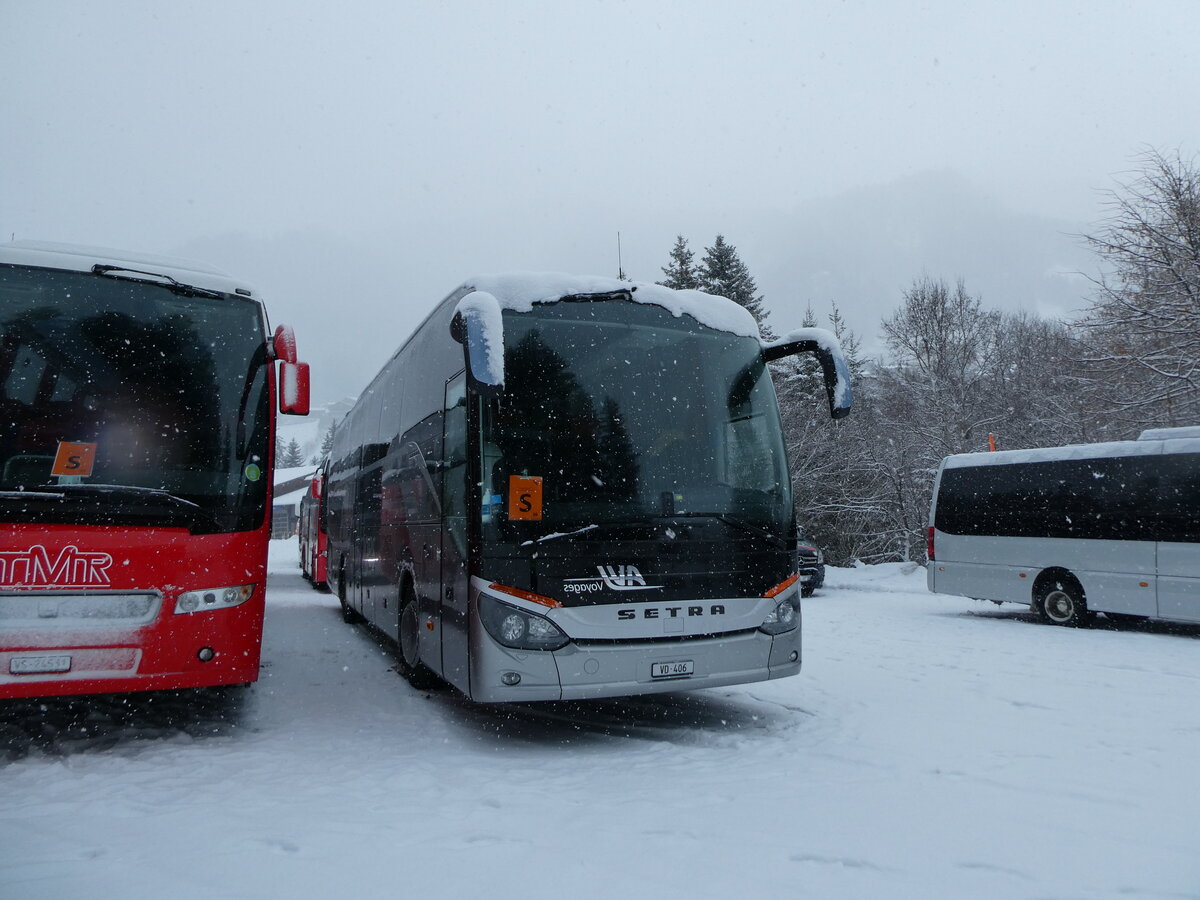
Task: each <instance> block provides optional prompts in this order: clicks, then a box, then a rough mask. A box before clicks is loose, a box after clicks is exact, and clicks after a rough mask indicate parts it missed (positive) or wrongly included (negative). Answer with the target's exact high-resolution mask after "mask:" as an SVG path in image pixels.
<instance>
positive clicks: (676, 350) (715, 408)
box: [480, 299, 792, 541]
mask: <svg viewBox="0 0 1200 900" xmlns="http://www.w3.org/2000/svg"><path fill="white" fill-rule="evenodd" d="M504 347H505V354H504V366H505V387H504V390H503V392H502V393H501V394H500V395H499V396H498V397H496V398H493V399H489V400H486V401H485V403H484V409H483V416H482V423H481V424H482V434H481V441H480V447H481V449H482V456H483V458H482V473H483V486H484V490H483V510H482V516H483V520H484V526H485V537H490V538H492V539H499V540H506V541H511V540H521V541H523V540H528V539H535V538H537V537H538V536H541V535H544V534H548V533H555V532H558V533H565V532H568V531H572V530H577V529H585V528H587V527H588V526H591V525H595V526H602V525H605V524H612V523H636V522H647V521H650V522H661V521H663V520H670V519H677V518H683V517H715V518H718V519H722V520H723V521H726V522H727V523H729V524H731V525H733V526H734V527H736V528H740V529H742V530H744V531H746V532H748V533H751V534H753V533H755V532H759V533H765V532H769V533H770V534H772V535H780V536H782V534H783V533H784V529H785V528H786V526H787V524H788V523H789V522H790V517H791V514H792V496H791V487H790V483H789V479H788V474H787V467H786V462H785V454H784V445H783V439H782V435H781V428H780V420H779V411H778V405H777V402H776V398H775V390H774V387H773V385H772V383H771V378H770V373H769V372H768V371H767V368H766V365H765V364H764V362H763V358H762V351H761V347H760V344H759V342H758V341H757V340H756V339H754V338H749V337H741V336H738V335H734V334H730V333H727V332H724V331H718V330H715V329H712V328H708V327H706V326H703V325H701V324H699V323H698V322H697V321H696V320H695V319H693V318H692V317H691V316H687V315H683V316H679V317H676V316H673V315H672V314H671V313H670V312H668V311H667V310H666V309H663V308H661V307H658V306H654V305H649V304H641V303H634V302H631V301H628V300H616V299H606V300H602V301H601V300H596V301H584V300H581V301H563V302H559V303H553V304H545V305H535V306H534V308H533V310H532V311H530V312H515V311H511V310H506V311H505V312H504ZM515 477H523V478H527V479H528V478H531V477H532V478H535V479H536V478H540V479H541V482H540V485H539V488H540V501H541V502H540V510H531V511H529V512H528V513H527V512H526V511H524V510H519V509H516V508H514V506H513V504H514V503H515V498H514V497H512V496H510V488H512V487H513V485H519V484H522V483H528V482H520V481H516V480H515ZM539 512H540V517H539V515H538V513H539ZM585 534H586V532H585Z"/></svg>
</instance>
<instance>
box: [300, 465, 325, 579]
mask: <svg viewBox="0 0 1200 900" xmlns="http://www.w3.org/2000/svg"><path fill="white" fill-rule="evenodd" d="M324 494H325V467H324V466H322V467H321V469H320V470H319V471H318V472H317V473H316V474H315V475H313V478H312V481H311V482H310V484H309V486H308V490H306V491H305V492H304V496H303V497H301V498H300V571H301V572H303V573H304V577H305V578H307V579H308V580H309V582H310V583H311V584H312V586H313V587H314V588H318V589H322V588H324V587H325V586H326V576H325V570H326V566H325V563H326V558H327V556H328V550H327V548H326V545H325V539H326V536H325V502H324V501H325V498H324Z"/></svg>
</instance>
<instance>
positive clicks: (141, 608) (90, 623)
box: [0, 591, 162, 629]
mask: <svg viewBox="0 0 1200 900" xmlns="http://www.w3.org/2000/svg"><path fill="white" fill-rule="evenodd" d="M161 605H162V596H161V595H159V594H157V593H149V592H147V593H136V594H123V593H79V592H68V591H18V592H13V593H6V594H0V628H52V629H58V628H79V627H84V628H87V627H97V628H104V627H112V626H113V625H120V626H129V625H143V624H146V623H149V622H152V621H154V617H155V616H157V615H158V609H159V607H160V606H161Z"/></svg>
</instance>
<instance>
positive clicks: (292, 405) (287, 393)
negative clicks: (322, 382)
mask: <svg viewBox="0 0 1200 900" xmlns="http://www.w3.org/2000/svg"><path fill="white" fill-rule="evenodd" d="M279 411H280V412H281V413H283V414H284V415H285V416H307V415H308V363H302V362H283V363H280V364H279Z"/></svg>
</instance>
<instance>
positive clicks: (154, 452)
mask: <svg viewBox="0 0 1200 900" xmlns="http://www.w3.org/2000/svg"><path fill="white" fill-rule="evenodd" d="M267 329H268V326H267V320H266V314H265V312H264V310H263V306H262V303H261V302H260V301H259V300H258V299H257V298H256V296H255V294H254V293H253V292H252V291H251V290H250V289H249V288H247V287H245V286H244V285H242V284H241V283H240V282H237V281H234V280H233V279H231V278H229V277H228V276H225V275H223V274H221V273H219V272H216V271H215V270H212V269H208V268H205V267H202V266H197V265H195V264H193V263H184V262H180V261H177V260H165V259H154V258H146V257H134V256H131V255H128V254H124V253H118V252H114V251H99V250H92V249H87V248H78V247H69V246H64V245H54V244H31V243H25V242H17V243H12V244H6V245H0V698H13V697H38V696H52V695H63V694H89V693H100V692H110V691H140V690H157V689H164V688H170V689H174V688H194V687H204V686H210V685H221V684H244V683H248V682H252V681H254V680H256V679H257V677H258V665H259V649H260V643H261V638H262V623H263V595H264V589H265V582H266V559H267V539H268V535H269V528H270V524H269V517H268V515H267V511H268V510H269V509H270V503H271V476H272V466H273V446H274V432H275V410H276V403H275V399H274V398H275V396H276V393H278V397H279V403H278V406H279V410H280V411H281V412H284V413H287V414H291V415H306V414H307V412H308V366H307V365H306V364H304V363H300V362H297V360H296V344H295V338H294V336H293V335H292V332H291V329H290V328H287V327H286V326H280V327H279V328H278V329H277V330H276V332H275V334H274V336H273V338H272V339H268V337H267V334H268V331H267ZM275 360H280V362H281V365H280V366H279V367H278V369H279V371H278V377H277V375H276V367H275V365H274V361H275Z"/></svg>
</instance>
